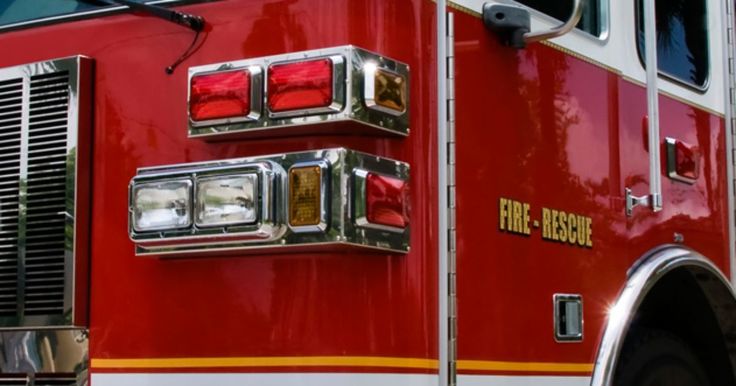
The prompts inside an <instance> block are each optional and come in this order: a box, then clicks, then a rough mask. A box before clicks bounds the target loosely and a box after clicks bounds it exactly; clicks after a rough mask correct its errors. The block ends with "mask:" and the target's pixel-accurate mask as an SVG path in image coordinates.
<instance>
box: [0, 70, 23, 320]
mask: <svg viewBox="0 0 736 386" xmlns="http://www.w3.org/2000/svg"><path fill="white" fill-rule="evenodd" d="M22 107H23V79H22V78H17V79H10V80H6V81H3V82H0V316H14V315H16V313H17V312H18V204H19V201H18V193H19V185H18V178H19V176H20V149H21V123H22V119H23V109H22Z"/></svg>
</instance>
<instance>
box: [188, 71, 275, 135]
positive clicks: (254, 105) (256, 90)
mask: <svg viewBox="0 0 736 386" xmlns="http://www.w3.org/2000/svg"><path fill="white" fill-rule="evenodd" d="M237 71H244V72H248V73H249V74H250V86H249V87H250V111H249V112H248V114H246V115H245V116H242V117H228V118H218V119H208V120H204V121H195V120H194V119H192V110H191V109H190V108H188V109H187V117H188V119H189V125H190V126H192V127H202V126H212V125H227V124H233V123H239V122H247V121H256V120H258V118H260V117H261V113H262V111H263V69H262V68H261V66H248V67H245V68H238V69H234V70H230V71H209V72H200V73H198V74H197V75H209V74H214V73H223V72H237ZM191 97H192V82H191V79H190V80H189V88H187V106H189V107H191V103H190V101H191Z"/></svg>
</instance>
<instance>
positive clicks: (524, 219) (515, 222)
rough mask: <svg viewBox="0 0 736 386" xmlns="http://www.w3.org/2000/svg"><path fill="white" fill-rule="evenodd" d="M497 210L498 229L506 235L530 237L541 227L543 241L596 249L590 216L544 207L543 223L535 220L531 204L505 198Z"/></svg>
mask: <svg viewBox="0 0 736 386" xmlns="http://www.w3.org/2000/svg"><path fill="white" fill-rule="evenodd" d="M498 207H499V212H498V219H499V223H498V225H499V229H500V230H502V231H504V232H509V233H515V234H519V235H525V236H529V235H531V234H532V229H536V228H539V227H540V226H541V228H542V240H549V241H556V242H560V243H564V244H569V245H577V246H580V247H587V248H592V247H593V238H592V236H593V219H591V218H590V217H588V216H583V215H579V214H575V213H570V212H565V211H562V210H557V209H550V208H544V207H543V208H542V213H541V215H542V216H541V217H542V219H541V222H540V221H539V220H537V219H532V216H531V214H530V212H531V205H530V204H529V203H526V202H521V201H517V200H512V199H509V198H503V197H502V198H500V199H499V202H498Z"/></svg>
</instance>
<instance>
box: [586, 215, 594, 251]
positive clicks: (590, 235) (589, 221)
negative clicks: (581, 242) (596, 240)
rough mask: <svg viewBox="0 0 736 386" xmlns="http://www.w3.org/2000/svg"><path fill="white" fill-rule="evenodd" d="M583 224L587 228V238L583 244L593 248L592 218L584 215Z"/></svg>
mask: <svg viewBox="0 0 736 386" xmlns="http://www.w3.org/2000/svg"><path fill="white" fill-rule="evenodd" d="M585 225H586V228H587V239H586V241H585V246H586V247H588V248H593V219H591V218H590V217H586V218H585Z"/></svg>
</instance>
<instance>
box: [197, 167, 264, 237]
mask: <svg viewBox="0 0 736 386" xmlns="http://www.w3.org/2000/svg"><path fill="white" fill-rule="evenodd" d="M257 188H258V176H257V175H256V174H246V175H238V176H226V177H218V178H211V179H206V180H199V181H197V225H200V226H218V225H220V226H221V225H234V224H254V223H255V222H256V220H257V218H258V210H257V201H258V193H257Z"/></svg>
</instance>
